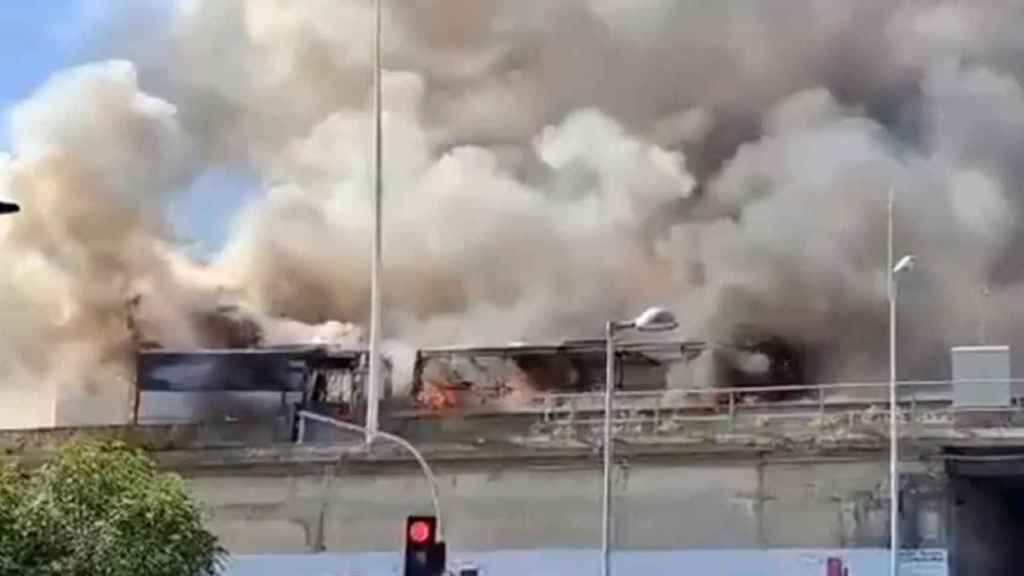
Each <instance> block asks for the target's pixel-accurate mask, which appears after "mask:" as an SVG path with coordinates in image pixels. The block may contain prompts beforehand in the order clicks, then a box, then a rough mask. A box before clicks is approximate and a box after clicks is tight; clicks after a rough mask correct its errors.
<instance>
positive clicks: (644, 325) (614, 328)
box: [601, 307, 679, 576]
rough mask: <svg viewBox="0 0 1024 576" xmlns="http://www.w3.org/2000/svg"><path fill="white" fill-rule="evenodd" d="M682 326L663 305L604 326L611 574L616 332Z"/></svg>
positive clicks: (605, 529) (604, 561) (605, 523)
mask: <svg viewBox="0 0 1024 576" xmlns="http://www.w3.org/2000/svg"><path fill="white" fill-rule="evenodd" d="M677 326H679V323H678V322H676V318H675V316H674V315H673V314H672V313H671V312H669V311H668V310H666V309H664V308H657V307H655V308H648V309H647V310H645V311H644V313H643V314H641V315H639V316H637V317H636V318H634V319H633V320H629V321H625V322H621V321H620V322H615V321H611V322H608V324H607V326H606V329H605V345H606V347H607V349H606V352H605V379H604V489H603V490H604V491H603V493H602V496H603V500H602V504H603V507H602V514H603V516H602V521H601V574H602V576H610V575H611V529H612V398H613V395H614V391H615V334H616V333H618V332H619V331H622V330H638V331H640V332H665V331H668V330H675V329H676V327H677Z"/></svg>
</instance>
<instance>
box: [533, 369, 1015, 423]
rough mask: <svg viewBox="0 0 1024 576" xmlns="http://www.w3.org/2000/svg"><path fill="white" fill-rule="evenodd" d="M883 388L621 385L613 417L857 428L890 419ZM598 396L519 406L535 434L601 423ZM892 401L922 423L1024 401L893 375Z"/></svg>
mask: <svg viewBox="0 0 1024 576" xmlns="http://www.w3.org/2000/svg"><path fill="white" fill-rule="evenodd" d="M996 382H998V383H1001V384H1006V382H1007V380H1005V379H1003V380H991V381H985V380H979V381H971V383H972V384H985V383H996ZM1011 382H1012V383H1017V382H1024V380H1019V381H1018V380H1014V381H1011ZM888 393H889V383H888V382H855V383H835V384H820V385H810V386H770V387H759V388H702V389H678V390H659V391H643V392H634V391H622V392H617V393H616V395H615V407H614V408H613V413H612V423H613V425H615V426H616V427H617V428H619V429H620V430H621V431H623V432H628V431H629V430H634V431H636V432H638V433H651V432H654V433H657V432H666V431H675V430H679V429H682V428H687V427H691V428H692V427H697V426H708V425H710V426H715V427H716V428H721V427H725V428H726V429H727V430H734V431H738V430H739V429H740V428H747V427H751V426H752V427H757V428H763V427H765V426H768V425H780V426H781V425H785V424H786V423H792V424H794V425H802V426H806V425H807V424H808V423H809V422H813V423H815V424H816V425H819V426H821V425H826V426H827V425H832V426H846V427H856V426H857V425H859V424H865V423H871V424H878V423H883V422H888V419H889V398H888ZM603 398H604V397H603V394H601V393H578V394H545V395H540V396H537V397H535V398H533V399H532V400H531V401H530V403H529V406H528V407H524V409H525V411H528V412H532V413H535V414H537V415H538V422H537V423H536V425H535V431H536V432H538V433H551V432H555V431H561V432H566V431H568V430H571V429H587V428H595V427H600V426H601V425H603V418H602V414H603V410H604V404H603ZM897 402H898V405H899V408H898V411H899V414H898V417H899V418H900V419H901V420H902V421H904V422H906V423H908V424H911V423H912V424H917V425H922V426H929V425H934V426H949V425H950V424H951V423H953V421H954V420H955V419H956V418H957V415H958V414H968V413H970V414H989V415H992V416H1003V417H1004V418H1009V417H1014V416H1015V415H1017V414H1021V415H1022V417H1024V411H1022V409H1024V403H1022V402H1021V399H1020V398H1017V397H1014V398H1012V399H1011V402H1010V403H1009V404H1008V405H1006V406H991V407H986V406H972V407H967V406H954V404H953V382H952V381H950V380H930V381H904V382H899V383H898V384H897Z"/></svg>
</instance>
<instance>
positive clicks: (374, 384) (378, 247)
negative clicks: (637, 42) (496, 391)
mask: <svg viewBox="0 0 1024 576" xmlns="http://www.w3.org/2000/svg"><path fill="white" fill-rule="evenodd" d="M380 38H381V0H374V40H373V240H372V241H371V246H370V250H371V256H370V268H371V272H370V373H369V376H368V379H367V387H366V388H367V390H366V442H367V443H369V442H371V441H373V437H374V436H375V435H376V434H377V430H378V429H379V427H380V416H379V407H380V381H381V374H380V368H381V362H380V360H381V358H380V331H381V252H382V245H383V239H382V233H381V223H382V218H381V212H382V205H381V204H382V202H381V200H382V196H383V186H382V182H381V174H382V170H381V164H382V162H381V161H382V158H381V156H382V151H383V148H382V140H383V138H382V130H381V114H382V112H381V55H380Z"/></svg>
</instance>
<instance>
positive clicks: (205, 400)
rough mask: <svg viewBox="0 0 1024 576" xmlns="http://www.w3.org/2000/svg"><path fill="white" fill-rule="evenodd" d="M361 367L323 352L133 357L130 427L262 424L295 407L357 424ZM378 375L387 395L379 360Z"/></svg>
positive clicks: (347, 352) (357, 357)
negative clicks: (132, 418)
mask: <svg viewBox="0 0 1024 576" xmlns="http://www.w3.org/2000/svg"><path fill="white" fill-rule="evenodd" d="M368 360H369V354H368V352H367V351H366V350H352V349H339V348H334V347H330V346H279V347H267V348H242V349H210V350H165V349H156V350H143V351H139V352H138V354H137V363H136V400H135V408H134V410H135V421H136V422H161V421H189V422H216V421H242V420H266V419H268V418H287V417H288V416H289V414H290V413H292V412H293V411H294V410H295V409H296V408H301V409H303V410H310V411H315V412H319V413H322V414H325V415H330V416H333V417H338V418H343V419H347V420H359V419H361V417H362V416H361V415H362V412H363V409H364V405H365V396H364V394H365V392H364V390H365V388H366V387H365V381H366V377H367V374H368V369H367V368H368ZM384 374H385V386H384V393H385V396H387V395H389V394H390V390H391V376H390V374H391V366H390V362H389V361H387V360H385V370H384Z"/></svg>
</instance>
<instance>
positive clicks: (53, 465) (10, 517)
mask: <svg viewBox="0 0 1024 576" xmlns="http://www.w3.org/2000/svg"><path fill="white" fill-rule="evenodd" d="M223 555H224V552H223V550H222V549H221V548H220V547H219V546H218V545H217V540H216V538H215V537H214V536H213V535H212V534H210V533H209V532H207V531H206V530H205V529H204V528H203V526H202V518H201V513H200V510H199V508H198V507H197V506H196V505H195V504H194V503H193V502H192V500H191V498H190V497H189V495H188V493H187V492H186V490H185V487H184V484H183V483H182V481H181V479H180V478H178V477H176V476H172V475H168V474H160V473H158V471H157V470H156V468H155V467H154V466H153V464H152V462H151V461H150V460H149V459H148V458H147V457H146V456H145V455H144V454H142V453H141V452H138V451H133V450H130V449H128V448H126V447H125V446H123V445H121V444H97V443H79V444H72V445H69V446H67V447H65V448H64V449H62V450H61V451H60V453H59V454H58V455H57V457H56V458H55V459H53V460H52V461H50V462H49V463H47V464H46V465H44V466H43V467H41V468H39V469H37V470H35V471H34V472H33V473H32V474H31V475H23V474H20V473H18V472H17V471H16V470H14V469H12V468H5V469H3V470H0V576H14V575H27V574H31V575H39V576H58V575H59V576H211V575H213V574H216V573H217V572H218V571H219V569H220V567H221V560H222V558H223Z"/></svg>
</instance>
